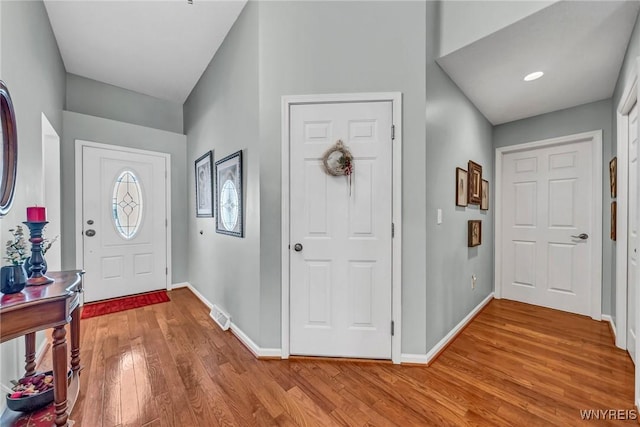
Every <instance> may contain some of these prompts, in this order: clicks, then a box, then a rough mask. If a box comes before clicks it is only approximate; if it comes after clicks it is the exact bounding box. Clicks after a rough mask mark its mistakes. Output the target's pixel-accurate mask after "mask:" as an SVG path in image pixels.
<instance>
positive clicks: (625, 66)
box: [605, 19, 640, 323]
mask: <svg viewBox="0 0 640 427" xmlns="http://www.w3.org/2000/svg"><path fill="white" fill-rule="evenodd" d="M639 22H640V19H636V25H635V27H634V28H633V32H632V33H631V37H630V39H629V45H628V46H627V53H626V54H625V57H624V62H623V63H622V66H621V68H620V74H619V75H618V81H617V82H616V87H615V90H614V92H613V97H612V106H611V107H612V111H611V114H612V115H611V123H612V125H613V129H612V134H613V137H612V138H611V141H612V143H611V152H610V154H609V157H610V158H611V157H614V156H616V155H617V152H618V150H617V145H616V144H617V134H618V129H617V120H618V115H617V110H618V105H619V104H620V100H621V98H622V92H623V91H624V89H625V88H626V86H627V84H629V83H631V79H632V73H633V70H634V69H635V68H636V67H637V65H636V64H637V59H638V57H639V56H640V23H639ZM605 153H606V152H605ZM605 156H606V154H605ZM611 255H612V261H611V262H612V265H613V268H612V269H611V283H612V286H611V315H612V317H613V320H614V323H615V320H616V304H615V302H616V287H615V283H616V269H615V265H616V246H615V243H614V245H613V248H612V253H611Z"/></svg>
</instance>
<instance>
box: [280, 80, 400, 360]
mask: <svg viewBox="0 0 640 427" xmlns="http://www.w3.org/2000/svg"><path fill="white" fill-rule="evenodd" d="M376 101H390V102H391V123H392V124H393V125H394V126H395V138H394V140H393V141H392V144H393V147H392V156H393V161H392V170H393V173H392V178H391V179H392V187H391V188H392V190H391V191H392V193H393V194H392V214H391V215H392V218H391V220H392V222H393V224H394V226H395V234H394V237H393V238H392V239H391V247H392V248H391V256H392V264H391V270H392V271H391V272H392V285H391V286H392V291H391V320H392V321H393V322H394V335H393V336H392V337H391V360H392V361H393V363H396V364H399V363H400V362H401V343H402V333H401V331H402V299H401V298H402V287H401V284H402V157H401V156H402V93H400V92H385V93H353V94H326V95H291V96H283V97H282V113H281V117H282V164H281V168H282V183H281V184H282V190H281V191H282V249H281V250H282V253H281V258H282V266H281V267H282V270H281V271H282V313H281V314H282V342H281V347H282V358H283V359H288V358H289V321H290V319H289V315H290V312H289V310H290V307H289V302H290V301H289V251H290V250H289V224H290V220H289V196H290V195H289V112H290V109H291V107H292V106H293V105H299V104H328V103H332V104H333V103H340V102H349V103H352V102H376Z"/></svg>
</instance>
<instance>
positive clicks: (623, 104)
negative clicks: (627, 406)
mask: <svg viewBox="0 0 640 427" xmlns="http://www.w3.org/2000/svg"><path fill="white" fill-rule="evenodd" d="M638 69H640V57H637V58H636V62H635V66H634V67H632V69H631V75H630V76H629V78H628V79H627V80H628V83H627V84H626V86H625V88H624V91H623V92H622V96H621V97H620V102H619V103H618V106H617V108H616V127H617V141H616V156H617V157H618V176H617V177H616V179H617V185H618V188H617V190H618V192H617V199H618V211H617V212H618V217H617V222H616V225H617V230H616V233H617V241H616V243H615V251H616V302H615V303H616V318H615V325H616V346H618V347H619V348H622V349H624V350H625V351H626V350H627V327H628V325H627V268H628V263H627V256H628V251H627V245H628V239H627V232H628V226H629V212H628V192H629V186H628V181H629V169H628V161H629V160H628V153H629V135H628V133H627V132H628V126H629V112H630V111H631V108H632V107H633V104H634V103H636V102H638V100H639V98H640V96H638V92H639V91H640V85H638ZM639 126H640V121H639ZM639 184H640V183H639ZM620 212H624V215H622V214H620ZM638 307H640V292H636V318H635V319H634V320H635V324H636V331H637V330H638V326H639V325H640V311H639V310H638V309H637V308H638ZM638 349H640V340H636V355H637V354H640V353H638ZM634 376H635V381H634V389H635V391H634V401H635V406H636V408H640V368H638V366H637V365H636V366H635V375H634Z"/></svg>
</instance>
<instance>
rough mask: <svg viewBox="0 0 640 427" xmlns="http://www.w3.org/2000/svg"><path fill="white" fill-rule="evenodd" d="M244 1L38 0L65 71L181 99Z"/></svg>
mask: <svg viewBox="0 0 640 427" xmlns="http://www.w3.org/2000/svg"><path fill="white" fill-rule="evenodd" d="M245 4H246V0H231V1H214V0H194V1H193V4H188V3H187V0H164V1H152V0H138V1H87V0H85V1H61V0H45V6H46V9H47V13H48V14H49V20H50V21H51V26H52V27H53V32H54V34H55V37H56V40H57V41H58V46H59V48H60V53H61V54H62V59H63V61H64V65H65V68H66V69H67V72H69V73H73V74H77V75H80V76H83V77H87V78H90V79H94V80H98V81H101V82H105V83H109V84H112V85H115V86H119V87H122V88H125V89H129V90H133V91H136V92H139V93H144V94H147V95H151V96H155V97H157V98H162V99H167V100H170V101H175V102H179V103H183V102H184V101H185V100H186V98H187V96H189V93H191V90H192V89H193V87H194V86H195V84H196V83H197V82H198V80H199V79H200V76H201V75H202V73H203V72H204V70H205V69H206V67H207V65H208V64H209V62H210V61H211V58H213V55H214V54H215V53H216V51H217V50H218V48H219V47H220V45H221V44H222V42H223V40H224V38H225V37H226V35H227V33H228V32H229V30H230V29H231V26H232V25H233V23H234V22H235V21H236V19H237V17H238V15H239V14H240V12H241V11H242V8H243V7H244V5H245Z"/></svg>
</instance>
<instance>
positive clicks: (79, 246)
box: [75, 139, 172, 290]
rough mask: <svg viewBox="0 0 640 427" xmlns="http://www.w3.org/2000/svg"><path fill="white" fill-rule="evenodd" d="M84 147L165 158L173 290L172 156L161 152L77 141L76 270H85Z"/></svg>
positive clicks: (168, 283)
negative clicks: (83, 212)
mask: <svg viewBox="0 0 640 427" xmlns="http://www.w3.org/2000/svg"><path fill="white" fill-rule="evenodd" d="M84 147H94V148H101V149H103V150H111V151H123V152H125V153H134V154H145V155H151V156H158V157H164V158H165V164H166V166H167V176H166V181H165V182H166V185H165V188H166V197H167V198H166V204H167V206H166V212H165V215H166V217H165V218H167V228H166V230H167V254H166V257H167V274H166V275H165V288H166V289H167V290H171V252H172V251H171V154H169V153H161V152H159V151H149V150H140V149H137V148H129V147H123V146H121V145H111V144H102V143H100V142H92V141H85V140H81V139H76V178H75V179H76V228H75V230H76V268H78V269H83V268H84V243H83V238H82V236H83V234H82V233H83V228H82V227H83V223H82V189H83V180H82V149H83V148H84Z"/></svg>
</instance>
